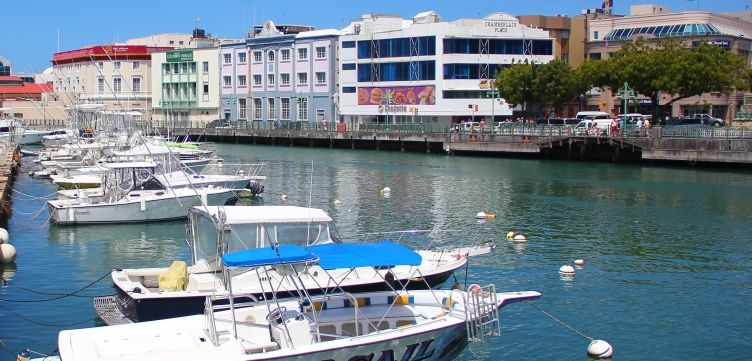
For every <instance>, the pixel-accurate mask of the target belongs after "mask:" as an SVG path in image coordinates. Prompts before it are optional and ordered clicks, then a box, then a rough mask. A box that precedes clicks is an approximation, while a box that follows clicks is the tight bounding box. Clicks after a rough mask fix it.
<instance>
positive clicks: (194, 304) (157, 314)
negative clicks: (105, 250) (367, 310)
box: [114, 269, 454, 322]
mask: <svg viewBox="0 0 752 361" xmlns="http://www.w3.org/2000/svg"><path fill="white" fill-rule="evenodd" d="M453 273H454V269H451V270H445V271H441V272H439V273H435V274H431V275H426V274H424V275H423V276H424V277H423V278H424V279H425V281H426V282H422V281H420V282H416V281H411V282H410V283H408V287H407V289H409V290H423V289H427V288H428V286H430V287H431V288H436V287H439V286H441V285H442V284H444V282H446V280H447V279H449V277H450V276H451V275H452V274H453ZM400 281H401V282H403V283H404V282H405V281H406V279H400ZM426 283H428V286H427V285H426ZM114 287H115V289H116V290H117V296H116V299H115V302H116V304H117V307H118V309H119V311H120V312H121V313H122V314H123V315H124V316H125V317H127V318H129V319H130V320H131V321H133V322H145V321H154V320H162V319H166V318H174V317H182V316H190V315H197V314H200V313H202V312H204V302H205V301H206V296H211V295H225V294H227V292H226V291H221V290H219V291H212V292H198V291H195V292H191V293H188V292H177V293H175V294H174V295H172V296H170V295H167V294H163V295H160V297H155V298H139V299H135V298H134V297H133V296H132V293H133V291H132V290H127V291H126V290H123V289H122V288H120V287H119V285H118V284H117V283H115V284H114ZM343 289H344V290H345V291H347V292H351V293H358V292H374V291H388V290H389V289H390V288H389V287H388V286H387V285H386V283H384V281H383V280H381V279H377V278H375V279H373V282H370V283H363V284H359V285H352V286H344V287H343ZM308 292H310V293H311V294H321V293H322V290H321V289H308ZM330 292H331V290H330ZM254 296H256V297H261V293H256V294H254ZM269 296H271V295H269ZM288 296H294V295H293V294H292V293H290V294H289V295H288ZM280 297H283V296H280ZM241 301H248V300H241ZM236 302H237V301H236ZM217 303H218V304H222V300H220V301H217ZM225 303H226V300H225Z"/></svg>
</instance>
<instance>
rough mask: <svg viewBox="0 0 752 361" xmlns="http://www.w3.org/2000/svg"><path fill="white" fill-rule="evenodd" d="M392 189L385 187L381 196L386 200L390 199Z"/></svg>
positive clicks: (381, 190) (380, 191) (381, 191)
mask: <svg viewBox="0 0 752 361" xmlns="http://www.w3.org/2000/svg"><path fill="white" fill-rule="evenodd" d="M391 192H392V189H391V188H389V187H384V188H382V189H380V190H379V194H381V195H382V196H383V197H384V198H389V195H390V194H391Z"/></svg>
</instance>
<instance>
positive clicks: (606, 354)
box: [587, 340, 614, 358]
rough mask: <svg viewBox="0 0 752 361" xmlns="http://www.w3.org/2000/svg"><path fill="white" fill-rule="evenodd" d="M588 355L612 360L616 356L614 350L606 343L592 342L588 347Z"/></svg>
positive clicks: (600, 341) (601, 341)
mask: <svg viewBox="0 0 752 361" xmlns="http://www.w3.org/2000/svg"><path fill="white" fill-rule="evenodd" d="M587 353H588V355H590V356H593V357H597V358H611V355H613V354H614V348H613V347H611V344H609V343H608V342H606V341H603V340H592V341H590V344H589V345H588V348H587Z"/></svg>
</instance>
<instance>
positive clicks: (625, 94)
mask: <svg viewBox="0 0 752 361" xmlns="http://www.w3.org/2000/svg"><path fill="white" fill-rule="evenodd" d="M616 97H617V98H621V99H622V100H623V101H624V107H623V108H622V110H621V111H622V114H623V115H624V117H623V119H624V128H626V127H627V102H628V101H629V100H630V99H634V98H635V97H636V94H635V91H634V89H632V88H630V87H629V85H628V84H627V82H624V87H623V88H621V89H619V91H617V92H616Z"/></svg>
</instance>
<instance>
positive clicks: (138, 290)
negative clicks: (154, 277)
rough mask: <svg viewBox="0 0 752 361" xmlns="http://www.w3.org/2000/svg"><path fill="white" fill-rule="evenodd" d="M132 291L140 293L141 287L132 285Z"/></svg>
mask: <svg viewBox="0 0 752 361" xmlns="http://www.w3.org/2000/svg"><path fill="white" fill-rule="evenodd" d="M131 292H133V293H141V287H133V291H131Z"/></svg>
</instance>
